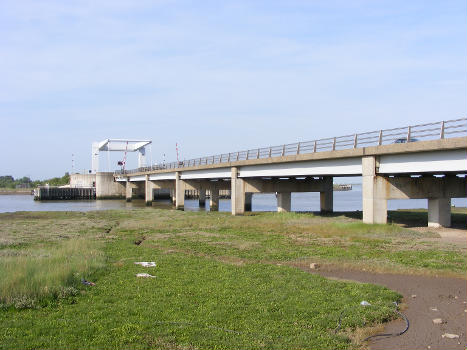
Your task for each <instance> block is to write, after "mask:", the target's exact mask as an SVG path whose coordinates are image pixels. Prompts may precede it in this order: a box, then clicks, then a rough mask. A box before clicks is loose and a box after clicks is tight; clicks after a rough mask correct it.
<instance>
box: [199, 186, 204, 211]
mask: <svg viewBox="0 0 467 350" xmlns="http://www.w3.org/2000/svg"><path fill="white" fill-rule="evenodd" d="M198 203H199V206H200V207H201V208H204V207H205V206H206V190H205V189H199V190H198Z"/></svg>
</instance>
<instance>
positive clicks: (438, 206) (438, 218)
mask: <svg viewBox="0 0 467 350" xmlns="http://www.w3.org/2000/svg"><path fill="white" fill-rule="evenodd" d="M450 226H451V199H450V198H429V199H428V227H450Z"/></svg>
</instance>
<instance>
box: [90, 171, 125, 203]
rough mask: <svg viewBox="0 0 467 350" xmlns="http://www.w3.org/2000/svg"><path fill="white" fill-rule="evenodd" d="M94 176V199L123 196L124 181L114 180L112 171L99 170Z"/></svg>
mask: <svg viewBox="0 0 467 350" xmlns="http://www.w3.org/2000/svg"><path fill="white" fill-rule="evenodd" d="M95 177H96V199H110V198H112V199H114V198H119V199H121V198H125V192H126V183H125V182H124V181H115V180H114V174H113V173H103V172H99V173H97V174H96V175H95Z"/></svg>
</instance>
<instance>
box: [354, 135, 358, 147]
mask: <svg viewBox="0 0 467 350" xmlns="http://www.w3.org/2000/svg"><path fill="white" fill-rule="evenodd" d="M357 143H358V134H355V136H354V137H353V148H357Z"/></svg>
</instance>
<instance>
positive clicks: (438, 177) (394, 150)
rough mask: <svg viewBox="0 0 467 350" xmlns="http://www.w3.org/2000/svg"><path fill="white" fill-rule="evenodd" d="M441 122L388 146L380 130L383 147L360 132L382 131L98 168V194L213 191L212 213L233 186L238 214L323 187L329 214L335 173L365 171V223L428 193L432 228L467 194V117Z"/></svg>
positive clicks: (284, 203) (176, 195) (285, 203)
mask: <svg viewBox="0 0 467 350" xmlns="http://www.w3.org/2000/svg"><path fill="white" fill-rule="evenodd" d="M435 124H436V125H435ZM437 124H438V123H431V124H425V125H423V126H424V128H418V127H419V126H414V127H408V128H399V129H403V130H406V131H407V134H406V141H415V139H414V137H415V136H418V137H420V136H419V135H422V136H426V135H429V136H433V135H435V136H437V137H436V139H431V140H426V141H416V142H404V143H390V144H384V142H383V141H384V137H383V136H384V135H387V134H388V132H387V131H380V132H379V133H377V134H378V137H377V141H376V145H370V146H366V147H362V146H361V145H360V146H359V147H357V146H358V139H359V135H367V136H368V135H373V134H375V133H364V134H356V135H354V136H353V144H348V143H347V145H348V146H349V147H351V148H348V149H337V148H338V146H339V145H341V143H339V140H341V139H342V138H333V139H332V145H331V146H330V147H331V149H330V150H321V151H318V150H317V148H318V146H317V145H318V142H317V141H313V142H312V143H311V144H313V149H312V150H310V146H309V144H310V143H298V144H292V145H293V147H295V154H287V152H289V151H287V150H289V149H290V145H283V146H276V147H270V148H264V149H257V150H256V153H254V152H252V151H251V150H250V151H243V152H235V153H229V154H227V155H219V156H211V157H204V158H198V159H194V160H189V161H184V162H179V163H170V164H169V165H167V166H165V167H160V166H158V167H150V168H139V169H135V170H130V171H126V172H125V173H115V174H114V175H112V183H111V184H109V181H108V179H107V180H106V181H104V178H105V176H104V177H103V175H102V174H101V175H100V174H99V173H98V174H97V197H98V198H101V197H106V196H109V195H111V194H112V193H115V191H116V192H118V193H120V194H121V195H123V193H124V194H125V197H126V198H127V200H131V197H132V196H133V194H134V193H139V194H140V195H142V194H143V193H144V197H145V198H146V201H147V203H148V204H150V203H151V202H152V200H153V189H155V188H166V189H170V190H171V191H172V193H173V199H174V202H175V205H176V207H177V209H183V206H184V193H185V189H193V190H198V191H200V203H201V204H202V203H204V200H205V199H204V197H205V195H203V193H205V191H206V190H209V191H210V193H211V198H210V201H211V210H216V209H217V208H218V191H219V190H223V189H230V190H231V197H232V198H231V201H232V214H233V215H241V214H243V213H244V212H245V210H251V195H252V193H258V192H276V193H277V203H278V210H279V211H289V210H290V200H291V192H320V203H321V210H322V211H323V212H326V211H332V210H333V186H332V185H333V177H337V176H362V184H363V186H362V190H363V198H362V201H363V220H364V222H367V223H386V222H387V200H388V199H408V198H427V199H428V209H429V225H430V226H450V208H451V205H450V201H451V198H458V197H467V182H466V177H465V174H466V173H467V136H466V134H467V119H459V120H455V121H449V122H440V123H439V129H438V125H437ZM434 126H436V127H434ZM417 128H418V129H417ZM448 128H451V132H450V134H447V133H446V130H449V129H448ZM399 129H392V130H389V132H390V133H392V134H391V135H392V136H391V137H397V135H398V134H397V133H396V134H394V131H393V130H399ZM414 130H418V134H417V133H416V132H414ZM385 132H386V133H385ZM449 135H450V136H451V137H446V136H449ZM458 135H461V136H460V137H452V136H458ZM371 137H373V136H371ZM349 139H350V138H349V137H347V136H346V137H344V140H347V141H348V140H349ZM361 139H362V136H360V140H361ZM396 140H404V139H403V138H402V139H401V138H397V139H396ZM367 143H368V142H367ZM300 146H301V147H302V148H300ZM328 146H329V145H328ZM303 147H308V148H307V150H308V151H306V152H307V153H302V152H304V151H303ZM280 148H282V152H281V153H280V154H277V149H280ZM265 150H266V151H265ZM289 153H290V152H289ZM264 154H267V156H262V155H264ZM241 158H243V159H241ZM99 177H101V178H102V180H103V181H99ZM107 177H108V175H107ZM100 182H102V184H101V186H100V185H99V183H100ZM104 182H105V183H106V184H107V185H104ZM103 185H104V186H103ZM105 186H107V187H108V186H110V187H112V189H110V192H112V193H109V191H108V190H109V188H108V189H107V190H102V191H100V188H102V189H104V188H105Z"/></svg>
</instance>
